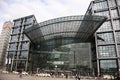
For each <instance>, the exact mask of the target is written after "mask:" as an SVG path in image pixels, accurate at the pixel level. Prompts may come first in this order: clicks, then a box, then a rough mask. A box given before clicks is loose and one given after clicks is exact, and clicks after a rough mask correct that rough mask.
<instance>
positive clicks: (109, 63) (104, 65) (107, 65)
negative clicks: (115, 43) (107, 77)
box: [100, 60, 117, 75]
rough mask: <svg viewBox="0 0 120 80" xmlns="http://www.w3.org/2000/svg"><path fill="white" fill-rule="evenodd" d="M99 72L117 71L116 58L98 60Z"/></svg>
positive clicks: (109, 72)
mask: <svg viewBox="0 0 120 80" xmlns="http://www.w3.org/2000/svg"><path fill="white" fill-rule="evenodd" d="M100 70H101V74H102V75H103V74H112V73H115V72H116V71H117V62H116V60H100Z"/></svg>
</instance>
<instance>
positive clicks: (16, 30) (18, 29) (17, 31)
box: [12, 27, 20, 34]
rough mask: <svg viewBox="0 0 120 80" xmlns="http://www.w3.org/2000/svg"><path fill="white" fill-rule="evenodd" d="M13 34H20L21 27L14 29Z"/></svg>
mask: <svg viewBox="0 0 120 80" xmlns="http://www.w3.org/2000/svg"><path fill="white" fill-rule="evenodd" d="M12 33H13V34H18V33H20V27H18V28H14V29H13V32H12Z"/></svg>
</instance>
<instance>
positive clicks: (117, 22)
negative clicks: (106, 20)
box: [113, 20, 120, 30]
mask: <svg viewBox="0 0 120 80" xmlns="http://www.w3.org/2000/svg"><path fill="white" fill-rule="evenodd" d="M113 27H114V29H115V30H120V20H114V21H113Z"/></svg>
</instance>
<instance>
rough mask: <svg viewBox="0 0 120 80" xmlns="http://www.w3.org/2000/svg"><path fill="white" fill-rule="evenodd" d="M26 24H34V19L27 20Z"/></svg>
mask: <svg viewBox="0 0 120 80" xmlns="http://www.w3.org/2000/svg"><path fill="white" fill-rule="evenodd" d="M25 23H26V24H29V23H33V18H26V22H25Z"/></svg>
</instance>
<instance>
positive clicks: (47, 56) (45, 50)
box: [24, 15, 107, 75]
mask: <svg viewBox="0 0 120 80" xmlns="http://www.w3.org/2000/svg"><path fill="white" fill-rule="evenodd" d="M106 19H107V18H106V17H102V16H93V15H85V16H80V15H78V16H66V17H60V18H56V19H51V20H48V21H44V22H41V23H39V24H36V25H34V26H32V27H30V28H28V29H25V31H24V33H25V34H26V35H27V37H28V38H29V39H30V41H31V46H30V53H29V58H28V60H29V65H30V67H29V69H30V70H36V69H37V68H39V69H40V70H45V71H48V72H55V70H56V69H57V72H59V73H60V72H69V73H76V72H77V73H80V74H81V75H88V74H91V75H92V74H94V73H93V72H94V68H93V66H94V65H93V63H92V55H94V54H92V53H93V52H94V51H95V50H94V49H93V50H92V48H94V45H93V46H92V45H91V44H92V41H93V40H94V33H95V31H96V30H97V29H98V28H99V27H100V25H102V23H103V22H104V21H105V20H106ZM93 43H94V42H93Z"/></svg>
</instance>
